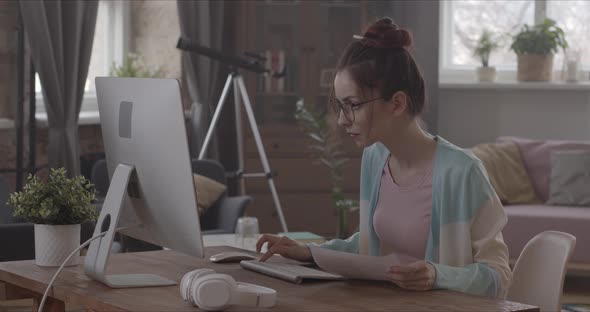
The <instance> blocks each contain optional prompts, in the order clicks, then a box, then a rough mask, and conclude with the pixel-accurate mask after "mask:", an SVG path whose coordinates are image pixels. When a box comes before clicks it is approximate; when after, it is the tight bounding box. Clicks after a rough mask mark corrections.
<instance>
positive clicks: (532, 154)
mask: <svg viewBox="0 0 590 312" xmlns="http://www.w3.org/2000/svg"><path fill="white" fill-rule="evenodd" d="M497 141H498V142H513V143H515V144H516V145H517V146H518V150H519V151H520V155H521V157H522V161H523V164H524V167H525V169H526V172H527V174H528V176H529V177H530V179H531V182H532V185H533V188H534V190H535V192H536V194H537V198H538V199H539V200H540V201H541V202H542V203H541V204H528V205H510V204H507V205H504V208H505V209H506V213H507V215H508V224H507V225H506V227H505V228H504V231H503V235H504V241H505V242H506V244H507V245H508V249H509V253H510V258H511V260H515V259H516V258H518V256H519V255H520V252H521V251H522V249H523V247H524V246H525V245H526V243H527V242H528V241H529V240H530V239H531V238H533V237H534V236H535V235H536V234H539V233H541V232H543V231H547V230H556V231H563V232H567V233H570V234H572V235H574V236H575V237H576V239H577V241H576V247H575V249H574V252H573V254H572V257H571V258H570V264H572V265H570V270H569V272H570V273H573V272H574V271H579V270H582V271H586V272H588V271H590V207H579V206H577V207H576V206H556V205H547V204H545V203H546V202H547V200H548V198H549V195H550V176H551V152H552V151H557V150H588V151H590V141H557V140H529V139H524V138H518V137H500V138H498V140H497ZM588 192H590V185H589V186H588Z"/></svg>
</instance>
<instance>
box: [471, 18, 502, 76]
mask: <svg viewBox="0 0 590 312" xmlns="http://www.w3.org/2000/svg"><path fill="white" fill-rule="evenodd" d="M499 47H500V44H499V43H498V39H497V38H494V37H493V35H492V33H491V32H490V31H488V30H486V29H484V31H483V32H482V33H481V36H480V37H479V39H478V40H477V44H476V46H475V49H474V50H473V54H474V55H475V56H477V57H479V59H480V60H481V65H482V66H480V67H478V68H477V69H476V73H477V79H478V80H479V81H480V82H493V81H494V80H496V68H495V67H493V66H489V60H490V54H491V53H492V52H493V51H494V50H497V49H498V48H499Z"/></svg>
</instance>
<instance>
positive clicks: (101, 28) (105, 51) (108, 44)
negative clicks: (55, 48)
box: [35, 0, 129, 120]
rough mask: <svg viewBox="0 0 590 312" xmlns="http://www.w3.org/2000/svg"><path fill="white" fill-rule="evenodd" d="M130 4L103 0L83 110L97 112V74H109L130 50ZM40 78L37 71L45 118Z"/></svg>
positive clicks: (40, 115) (39, 109) (40, 107)
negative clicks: (128, 44) (95, 82)
mask: <svg viewBox="0 0 590 312" xmlns="http://www.w3.org/2000/svg"><path fill="white" fill-rule="evenodd" d="M128 21H129V4H128V2H127V1H119V0H118V1H112V0H100V1H99V3H98V14H97V17H96V27H95V30H94V42H93V44H92V55H91V56H90V66H89V68H88V76H87V78H86V84H85V86H84V99H83V100H82V109H81V112H96V111H98V105H97V102H96V90H95V84H94V78H95V77H97V76H98V77H99V76H107V75H108V74H109V72H110V70H111V67H112V65H113V63H117V64H120V63H121V62H122V60H123V58H124V56H125V54H126V53H127V50H128V47H127V42H128V37H129V36H128V32H129V26H128ZM41 88H42V86H41V82H40V80H39V76H38V75H37V77H36V80H35V90H36V91H37V96H36V98H37V107H36V109H37V113H38V115H37V119H41V120H45V119H46V118H47V116H46V114H45V105H44V103H43V93H42V91H41Z"/></svg>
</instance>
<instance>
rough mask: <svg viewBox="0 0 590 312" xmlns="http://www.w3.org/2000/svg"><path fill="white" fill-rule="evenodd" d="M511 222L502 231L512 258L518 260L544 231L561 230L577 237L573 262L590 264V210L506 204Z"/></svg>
mask: <svg viewBox="0 0 590 312" xmlns="http://www.w3.org/2000/svg"><path fill="white" fill-rule="evenodd" d="M504 208H505V210H506V214H507V215H508V223H507V224H506V226H505V227H504V229H503V230H502V234H503V236H504V241H505V242H506V245H508V251H509V255H510V258H511V259H517V258H518V256H519V255H520V252H521V251H522V249H523V248H524V246H525V245H526V243H527V242H528V241H529V240H530V239H531V238H533V237H534V236H535V235H537V234H539V233H541V232H544V231H550V230H554V231H561V232H566V233H570V234H572V235H574V236H575V237H576V248H575V249H574V252H573V254H572V257H571V259H570V261H571V262H577V263H590V248H588V246H590V231H588V224H590V209H588V208H584V207H570V206H549V205H507V206H504Z"/></svg>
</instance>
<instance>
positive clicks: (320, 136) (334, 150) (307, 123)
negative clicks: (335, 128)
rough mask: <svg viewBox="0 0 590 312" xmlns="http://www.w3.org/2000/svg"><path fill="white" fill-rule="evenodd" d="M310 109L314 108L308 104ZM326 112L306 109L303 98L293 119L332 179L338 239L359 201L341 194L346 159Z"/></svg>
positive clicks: (332, 195) (344, 231)
mask: <svg viewBox="0 0 590 312" xmlns="http://www.w3.org/2000/svg"><path fill="white" fill-rule="evenodd" d="M309 106H311V107H313V105H309ZM327 117H328V116H327V113H326V112H323V113H318V112H317V111H314V110H312V109H310V108H308V107H307V106H306V105H305V104H304V101H303V99H301V100H299V101H297V104H296V111H295V119H296V120H297V121H299V123H300V124H301V126H302V129H303V131H304V132H305V133H306V134H307V135H308V136H309V137H310V138H312V139H313V140H314V143H313V144H310V145H309V148H310V149H312V150H315V151H318V152H319V157H318V161H316V162H315V163H319V164H322V165H324V166H326V167H327V168H328V169H329V170H330V176H331V178H332V194H331V197H332V202H333V203H334V207H335V208H336V212H337V214H338V236H339V237H341V238H343V237H344V236H346V229H347V228H348V221H347V220H348V218H347V216H348V213H349V212H350V211H351V210H353V209H354V208H355V207H358V201H356V200H351V199H346V198H345V196H344V192H343V191H342V183H343V181H344V177H343V174H342V167H343V166H344V164H346V163H347V162H348V161H349V159H348V158H346V157H344V156H345V153H344V151H342V149H341V147H342V146H341V144H340V141H339V138H338V137H337V136H334V135H331V134H330V131H329V130H330V129H329V123H328V121H327Z"/></svg>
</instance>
